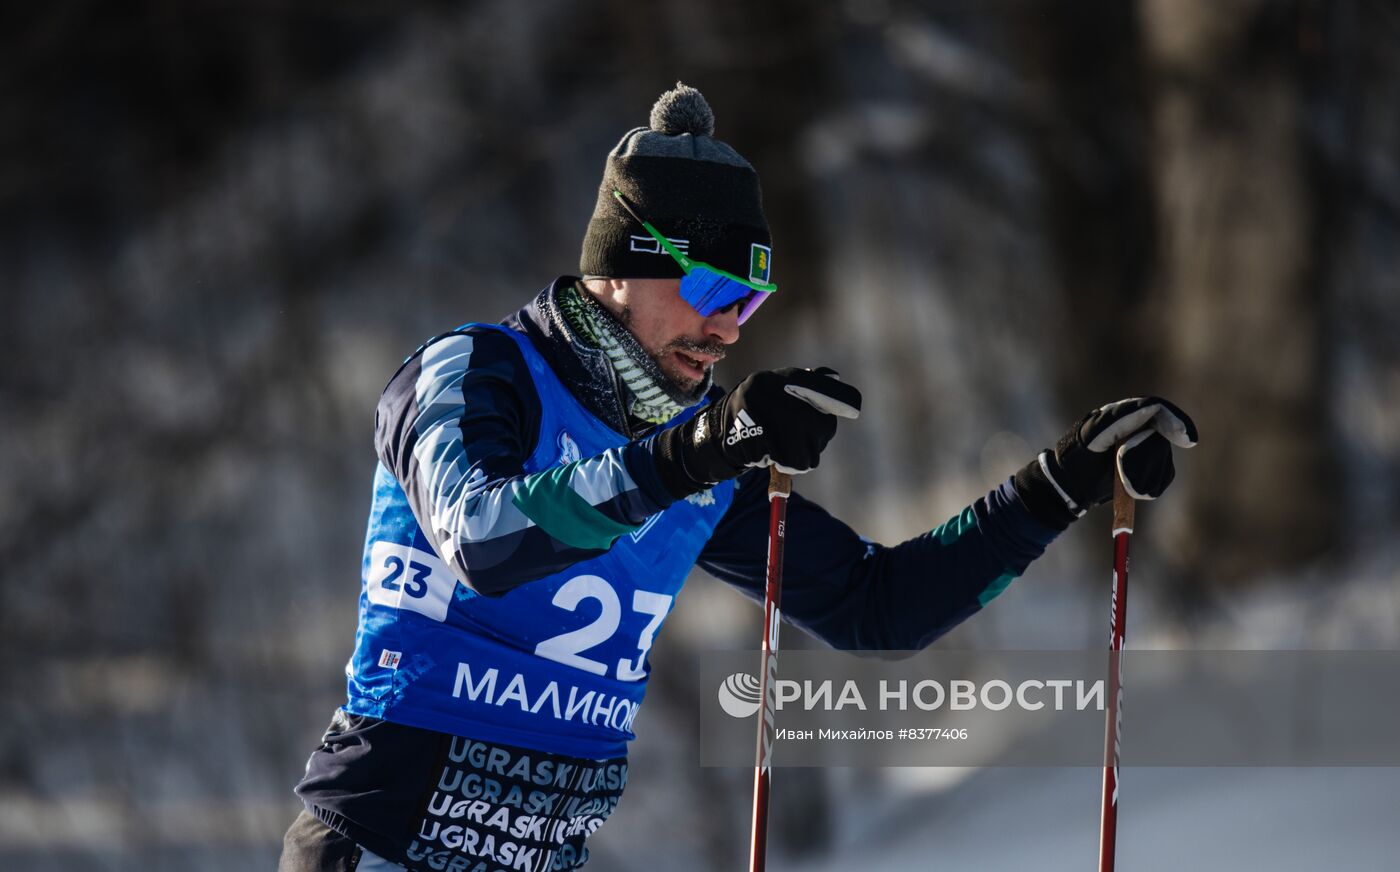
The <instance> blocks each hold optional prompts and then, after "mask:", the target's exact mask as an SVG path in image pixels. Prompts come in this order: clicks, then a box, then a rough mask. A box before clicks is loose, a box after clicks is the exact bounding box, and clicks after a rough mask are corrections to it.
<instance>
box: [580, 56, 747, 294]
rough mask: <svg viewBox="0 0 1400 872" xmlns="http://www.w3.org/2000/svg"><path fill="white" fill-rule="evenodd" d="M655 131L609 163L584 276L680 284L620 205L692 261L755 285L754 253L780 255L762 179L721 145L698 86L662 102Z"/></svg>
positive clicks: (639, 133)
mask: <svg viewBox="0 0 1400 872" xmlns="http://www.w3.org/2000/svg"><path fill="white" fill-rule="evenodd" d="M649 121H650V126H649V127H637V128H634V129H632V130H629V131H627V133H626V134H625V135H624V136H623V137H622V140H621V141H620V142H618V144H617V147H616V148H614V149H613V150H612V151H611V152H610V153H609V154H608V159H607V162H606V164H605V165H604V167H603V181H602V184H600V185H599V186H598V201H597V204H596V205H595V206H594V207H593V217H592V218H591V219H590V220H589V222H588V231H587V233H585V234H584V237H583V253H582V256H581V257H580V258H579V271H580V273H581V274H582V275H586V276H606V277H609V278H659V279H662V278H680V276H681V268H680V266H679V265H678V264H677V263H676V262H675V261H674V260H672V259H671V257H670V256H669V255H667V254H666V252H665V250H664V249H662V248H661V246H660V245H658V244H657V242H656V240H654V239H652V238H651V236H650V235H648V234H647V232H646V230H645V229H643V228H642V227H641V225H639V224H637V222H636V221H634V220H633V219H632V217H631V216H630V215H628V214H627V212H626V211H625V210H624V209H623V208H622V207H621V206H619V205H618V203H617V201H616V200H615V199H614V197H613V195H612V192H613V191H614V190H617V191H621V192H622V195H623V196H624V197H626V198H627V200H628V202H629V203H631V204H632V205H633V206H634V207H635V208H636V209H637V211H638V212H639V213H640V214H641V215H642V216H643V217H644V218H646V220H647V221H649V222H650V223H651V225H652V226H653V227H655V228H656V229H657V230H658V231H659V232H661V233H662V234H664V235H665V236H666V237H667V238H668V239H670V240H672V242H674V243H675V244H676V247H677V248H679V249H680V250H681V251H682V252H684V253H686V254H687V255H689V256H690V257H691V258H693V259H695V260H698V261H702V262H704V263H709V264H713V265H714V266H717V267H719V268H720V269H723V270H726V271H728V272H731V273H733V274H735V275H737V276H741V277H747V276H748V275H749V270H750V265H751V263H752V262H753V258H752V252H753V247H754V246H763V247H765V248H767V247H770V246H771V244H772V238H771V236H770V235H769V232H768V220H767V219H766V218H764V217H763V194H762V192H761V191H760V189H759V185H758V173H756V172H755V171H754V168H753V167H752V166H751V165H750V164H749V162H748V161H746V160H744V158H743V157H741V156H740V155H739V153H738V152H736V151H735V150H734V149H732V148H730V147H729V146H728V145H726V144H725V143H723V142H720V141H719V140H718V139H715V138H714V133H715V114H714V111H713V110H712V109H710V104H709V102H708V101H706V100H705V96H704V95H703V94H701V93H700V92H699V91H697V90H696V89H694V88H692V87H690V86H689V85H684V84H681V83H680V82H677V83H676V87H675V88H673V89H671V90H669V91H667V92H666V93H664V94H662V95H661V97H660V98H658V99H657V101H656V104H655V105H653V106H652V107H651V116H650V119H649Z"/></svg>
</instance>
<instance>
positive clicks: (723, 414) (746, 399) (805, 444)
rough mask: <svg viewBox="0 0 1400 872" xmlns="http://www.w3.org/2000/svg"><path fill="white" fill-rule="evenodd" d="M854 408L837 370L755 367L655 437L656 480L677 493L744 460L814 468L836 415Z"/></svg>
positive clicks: (716, 478) (855, 400)
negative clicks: (658, 477) (718, 397)
mask: <svg viewBox="0 0 1400 872" xmlns="http://www.w3.org/2000/svg"><path fill="white" fill-rule="evenodd" d="M859 414H860V391H858V390H856V389H855V388H853V387H851V386H850V385H848V384H845V383H844V382H842V381H840V380H839V379H838V378H837V375H836V371H835V370H831V369H827V368H825V367H821V368H819V369H816V370H806V369H793V368H788V369H779V370H774V371H771V372H756V373H754V374H753V375H751V376H749V377H748V378H746V379H744V380H743V381H741V382H739V386H738V387H736V388H734V390H732V391H730V392H729V393H728V394H726V395H725V396H724V398H723V399H721V400H719V401H718V402H715V403H712V404H710V405H709V406H708V407H707V408H705V409H703V410H702V411H701V412H700V413H699V414H697V415H696V416H695V417H693V418H691V419H690V420H689V421H687V422H685V423H684V424H681V425H680V426H677V427H672V428H670V429H668V430H663V431H662V432H661V433H659V434H657V436H656V437H655V439H656V441H655V447H654V450H653V456H654V457H655V458H656V468H657V472H658V473H659V474H660V475H661V480H662V483H663V484H665V486H666V489H667V490H668V491H669V492H670V493H671V495H672V496H673V497H675V498H676V499H683V498H684V497H686V496H689V495H690V494H693V493H697V492H699V491H702V490H705V489H706V488H709V487H711V486H712V485H714V484H715V483H717V482H721V481H724V480H726V479H730V478H734V477H735V476H737V475H738V474H739V473H741V472H743V471H744V470H745V469H746V468H747V467H750V466H769V465H773V466H776V467H777V468H778V470H779V471H780V472H786V473H790V474H796V473H799V472H806V471H808V470H810V469H815V468H816V466H817V463H818V461H819V460H820V459H821V453H822V449H823V448H825V447H826V443H828V442H830V441H831V437H832V436H834V435H836V419H837V418H838V417H840V418H854V417H856V416H857V415H859Z"/></svg>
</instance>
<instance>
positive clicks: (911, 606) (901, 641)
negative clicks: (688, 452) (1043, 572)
mask: <svg viewBox="0 0 1400 872" xmlns="http://www.w3.org/2000/svg"><path fill="white" fill-rule="evenodd" d="M767 477H768V472H767V470H755V471H752V472H749V473H745V475H744V476H743V477H742V478H741V479H740V481H739V485H740V487H739V490H738V492H737V493H736V494H735V499H734V503H733V505H731V506H730V508H729V510H728V511H727V512H726V513H725V516H724V518H723V519H722V520H721V521H720V524H719V526H717V527H716V528H715V533H714V535H713V536H712V537H711V538H710V541H709V542H708V543H707V544H706V546H705V548H704V550H703V551H702V552H701V555H700V559H699V561H698V563H699V565H700V567H701V568H703V569H705V570H706V571H707V572H709V573H710V574H711V575H714V576H715V577H716V578H719V579H720V580H721V581H724V582H727V583H729V584H731V585H733V586H735V587H737V588H739V589H740V590H742V591H743V592H744V593H746V594H747V595H749V596H751V597H753V598H754V599H756V600H759V601H762V599H763V588H764V579H765V572H766V564H767V558H768V499H767V487H766V484H767ZM787 512H788V514H787V544H786V546H785V550H784V554H783V599H782V611H783V614H784V616H785V617H787V618H788V620H789V621H791V622H792V623H794V624H796V625H797V626H799V627H801V628H803V629H804V630H806V631H807V632H809V633H811V634H812V635H814V636H816V637H817V638H819V639H822V640H823V641H825V642H826V643H827V644H829V645H831V646H832V647H834V648H839V649H843V650H850V651H915V650H919V649H921V648H924V647H925V646H927V645H928V644H929V643H931V642H933V640H935V639H937V638H938V637H939V636H941V635H943V634H944V633H946V632H948V631H949V630H951V629H952V628H953V627H955V626H957V625H958V624H959V623H961V622H962V621H964V620H966V619H967V618H968V617H970V616H971V615H973V614H975V613H976V612H977V611H979V610H980V609H981V608H982V607H983V606H985V605H987V603H989V602H991V601H992V599H993V598H995V597H996V596H997V595H998V594H1000V593H1001V592H1002V591H1003V590H1005V589H1006V587H1007V585H1009V584H1010V583H1011V582H1012V580H1013V579H1015V578H1016V577H1017V576H1019V575H1020V574H1021V573H1022V572H1024V571H1025V569H1026V567H1027V566H1028V565H1029V564H1030V563H1031V561H1032V560H1034V559H1035V558H1037V557H1039V556H1040V555H1041V554H1042V553H1043V552H1044V551H1045V547H1046V546H1047V545H1048V544H1049V543H1050V542H1051V540H1053V539H1054V538H1055V536H1056V535H1058V531H1056V530H1053V529H1051V528H1049V527H1046V526H1044V525H1042V524H1041V523H1040V522H1038V521H1036V520H1035V519H1034V518H1032V517H1031V516H1030V514H1029V513H1028V512H1027V511H1026V508H1025V506H1024V505H1023V504H1022V503H1021V501H1020V498H1019V497H1017V496H1016V493H1015V491H1014V490H1013V489H1012V487H1011V482H1010V481H1009V480H1008V481H1007V482H1006V483H1004V484H1002V485H1001V486H1000V487H998V488H996V489H995V490H993V491H991V492H990V493H988V494H987V495H986V496H985V497H983V498H981V499H979V500H977V501H976V502H974V503H973V504H972V505H970V506H968V507H967V508H965V509H963V510H962V511H961V512H959V513H958V514H957V515H955V516H953V517H952V518H950V519H949V520H948V521H947V522H946V523H944V524H942V525H941V526H939V527H937V528H935V529H934V530H932V531H930V532H928V533H925V534H923V535H921V536H917V537H915V538H913V539H909V540H908V541H905V542H902V543H900V544H899V545H895V546H893V547H886V546H884V545H879V544H876V543H874V542H870V541H869V540H867V539H864V538H862V537H860V536H859V535H857V534H856V532H855V531H854V530H852V529H851V528H850V527H848V526H846V525H845V524H844V523H842V522H841V521H839V520H837V519H836V518H833V517H832V516H831V515H830V514H828V513H827V511H826V510H825V509H823V508H822V507H821V506H819V505H817V504H816V503H814V502H812V501H811V500H808V499H805V498H803V497H802V496H801V495H799V494H797V493H796V492H794V493H793V494H792V496H791V498H790V499H789V500H788V509H787Z"/></svg>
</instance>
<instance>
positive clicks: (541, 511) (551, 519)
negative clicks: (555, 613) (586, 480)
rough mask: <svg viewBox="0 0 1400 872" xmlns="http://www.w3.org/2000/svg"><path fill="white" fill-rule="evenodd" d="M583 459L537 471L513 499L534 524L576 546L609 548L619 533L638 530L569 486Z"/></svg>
mask: <svg viewBox="0 0 1400 872" xmlns="http://www.w3.org/2000/svg"><path fill="white" fill-rule="evenodd" d="M582 462H583V461H576V462H574V463H570V464H568V465H566V466H557V467H555V468H554V469H549V470H545V471H544V472H540V473H536V474H535V475H532V476H529V477H527V478H526V479H525V483H524V485H523V486H522V487H521V488H520V490H519V491H517V492H516V494H515V496H514V498H513V499H512V500H511V502H513V503H514V504H515V507H516V508H517V509H519V510H520V511H521V512H523V513H524V514H525V517H527V518H529V519H530V520H532V521H534V522H535V526H537V527H539V528H540V529H541V530H543V531H545V532H546V533H548V534H549V535H550V536H553V537H554V538H555V539H558V540H559V541H560V542H563V543H564V544H565V545H569V546H571V547H573V548H585V549H588V550H590V551H606V550H608V549H609V548H611V547H612V544H613V542H614V541H616V540H617V537H618V536H621V535H622V534H624V533H630V532H632V531H633V530H635V529H637V528H636V527H635V526H631V525H628V524H621V523H618V522H617V521H614V520H613V519H612V518H609V517H608V516H607V515H604V514H603V513H602V512H600V511H598V510H597V509H595V508H593V507H592V506H591V505H589V504H588V501H587V500H585V499H584V498H583V497H581V496H579V495H578V494H577V493H576V492H575V491H574V489H573V488H571V487H569V480H570V478H572V477H573V473H574V467H575V466H577V465H578V464H579V463H582Z"/></svg>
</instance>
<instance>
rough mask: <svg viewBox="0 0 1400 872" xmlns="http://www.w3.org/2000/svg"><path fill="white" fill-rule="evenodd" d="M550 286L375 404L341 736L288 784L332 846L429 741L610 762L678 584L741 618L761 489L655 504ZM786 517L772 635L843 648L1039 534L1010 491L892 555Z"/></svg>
mask: <svg viewBox="0 0 1400 872" xmlns="http://www.w3.org/2000/svg"><path fill="white" fill-rule="evenodd" d="M573 281H574V279H573V278H571V277H562V278H560V279H558V280H556V282H555V283H553V284H552V285H551V286H550V287H549V288H546V289H545V290H544V291H542V292H541V293H540V294H539V295H538V296H537V297H536V298H535V299H534V300H533V301H532V302H531V303H529V304H528V305H526V306H525V307H524V308H522V309H521V310H519V311H518V312H516V313H515V314H514V315H512V316H511V317H510V318H508V319H506V320H505V321H504V322H502V324H500V325H467V326H464V327H462V328H459V329H458V330H455V331H453V332H452V333H449V334H445V335H443V336H439V337H436V338H434V339H432V340H430V341H429V342H428V343H426V344H425V345H424V346H423V347H422V348H420V349H418V350H417V351H416V352H415V353H414V354H413V355H412V356H411V357H410V358H409V359H408V360H407V361H405V362H404V364H403V366H402V367H401V368H400V369H399V370H398V372H397V373H396V374H395V375H394V377H393V378H392V379H391V380H390V382H389V384H388V386H387V387H386V388H385V390H384V392H383V394H382V396H381V398H380V402H379V408H378V412H377V423H376V439H375V444H376V449H377V453H378V455H379V466H378V470H377V474H376V479H375V488H374V502H373V506H372V510H371V518H370V525H369V532H368V536H367V540H366V547H365V563H364V577H363V579H362V591H361V600H360V606H361V608H360V629H359V632H358V633H357V644H356V651H355V654H354V655H353V656H352V658H351V661H350V664H349V665H348V666H347V677H348V683H349V697H350V699H349V702H348V703H347V705H346V706H345V707H344V708H345V711H346V712H348V713H350V714H352V715H356V716H359V717H360V719H361V720H359V721H357V722H356V723H357V729H358V731H359V737H360V738H359V739H358V740H357V741H356V742H355V743H353V747H352V748H351V749H350V750H349V751H347V750H346V748H345V747H343V746H342V747H338V748H337V749H336V753H334V754H330V753H324V746H323V751H322V752H318V753H317V754H313V755H312V759H311V761H310V763H309V765H308V770H307V777H306V779H304V780H303V782H302V784H301V785H300V786H299V787H298V793H299V794H300V795H301V796H302V798H303V799H304V800H305V802H306V804H307V806H308V807H309V808H311V809H312V810H313V811H314V812H316V813H317V814H318V816H320V817H321V818H322V819H323V820H325V821H327V822H329V823H332V825H333V826H335V827H336V828H337V829H339V830H341V831H342V832H345V833H346V834H347V835H350V836H352V837H355V838H359V837H360V836H361V835H362V833H363V831H364V828H366V827H367V828H369V829H371V830H374V831H375V832H377V833H381V834H382V833H383V831H384V830H385V829H386V825H385V824H384V823H383V822H382V820H376V818H380V817H382V816H383V815H386V814H391V813H392V814H398V813H400V812H397V811H394V812H391V811H390V810H392V809H400V810H401V809H402V808H403V807H406V806H407V805H411V804H412V798H413V797H416V796H418V795H420V794H421V793H422V790H423V782H424V781H425V780H428V779H431V778H432V777H433V773H432V772H431V771H430V769H431V766H432V763H431V761H430V760H429V759H428V758H429V757H431V753H430V752H429V751H428V750H425V749H432V748H440V747H441V745H442V742H443V741H444V738H443V737H445V736H451V735H463V736H469V737H471V738H475V739H482V740H485V741H494V742H499V743H502V744H507V745H512V746H516V747H525V748H533V749H537V750H539V751H545V752H556V753H559V754H561V755H567V756H569V757H574V758H590V759H603V758H609V757H617V756H622V755H625V751H626V741H627V740H628V739H630V738H631V737H632V735H631V732H630V726H631V718H632V716H634V715H635V712H636V706H637V705H639V704H640V702H641V697H642V694H643V692H644V689H645V683H646V678H647V675H648V674H649V667H648V666H647V664H646V653H647V649H648V648H649V647H650V645H651V643H652V642H653V641H654V639H655V635H656V633H657V631H658V630H659V629H660V628H661V626H662V621H663V620H664V618H665V616H666V614H668V613H669V611H670V608H671V606H672V605H673V603H674V598H675V594H676V593H677V592H678V590H679V587H680V584H681V583H682V582H683V581H684V577H685V575H686V573H687V572H688V571H689V569H690V568H691V567H692V566H695V565H698V566H699V567H700V568H702V569H704V570H705V571H706V572H708V573H709V574H710V575H712V576H714V577H715V578H718V579H719V580H721V581H723V582H725V583H728V584H730V585H733V586H734V587H737V588H738V589H739V590H741V591H742V592H744V593H745V594H747V595H748V596H750V597H752V598H753V599H755V600H759V601H761V600H762V597H763V587H764V577H765V569H766V560H767V546H768V542H767V537H768V524H767V516H768V499H767V493H766V486H765V485H766V480H767V475H768V473H767V470H764V469H755V470H751V471H749V472H747V473H745V474H744V475H742V476H740V477H739V479H737V480H736V481H734V482H732V483H731V482H726V483H724V484H722V485H720V486H716V487H715V488H714V489H712V491H708V492H704V493H702V494H698V495H694V496H692V497H690V498H687V500H686V501H683V502H684V503H686V504H685V505H682V504H674V505H673V503H674V501H673V498H672V497H671V496H670V495H669V494H668V493H667V491H666V489H665V488H664V487H663V486H662V483H661V481H660V479H659V477H658V475H657V471H656V461H655V460H654V459H653V454H652V450H653V445H652V441H651V439H650V437H652V436H654V435H655V433H656V432H658V428H656V427H651V426H648V425H645V424H643V423H641V422H638V421H636V420H635V419H630V418H629V416H628V415H627V412H626V405H625V403H626V397H627V393H626V389H625V388H624V387H623V386H622V384H621V382H620V379H619V378H618V377H617V375H616V374H615V373H614V372H613V369H612V366H611V364H610V362H609V361H608V360H607V358H606V357H605V356H604V355H603V353H602V352H601V351H599V350H597V349H594V348H592V347H591V346H589V345H587V344H584V343H582V342H580V341H579V340H578V338H577V337H575V336H573V335H572V334H571V332H570V331H569V329H568V327H567V325H566V323H565V322H564V320H563V318H562V317H561V316H560V314H559V312H558V310H557V307H556V305H555V303H554V295H555V293H556V292H557V290H558V289H559V288H560V287H562V286H567V283H571V282H573ZM720 395H722V391H721V390H720V389H719V388H714V389H712V391H711V394H710V396H709V397H707V398H706V402H708V401H711V400H713V399H715V398H717V397H718V396H720ZM693 412H694V409H689V410H686V411H685V412H684V413H682V415H680V416H678V417H677V418H676V419H675V420H674V421H671V422H668V424H666V425H663V426H673V425H675V424H676V423H678V422H680V421H681V420H683V419H684V418H686V417H688V416H689V415H690V414H693ZM787 511H788V524H787V530H788V533H787V545H786V552H785V558H784V562H785V565H784V573H783V615H784V617H785V618H787V619H788V620H789V621H790V622H792V623H794V624H796V625H798V626H800V627H802V628H803V629H805V630H806V631H807V632H809V633H810V634H812V635H813V636H815V637H817V638H819V639H821V640H823V641H824V642H826V643H827V644H829V645H831V646H833V647H835V648H838V649H845V650H855V651H875V650H880V651H884V650H916V649H920V648H923V647H925V646H926V645H928V644H929V643H930V642H932V641H933V640H934V639H936V638H937V637H938V636H940V635H942V634H943V633H946V632H947V631H948V630H950V629H951V628H953V627H954V626H956V625H957V624H958V623H960V622H961V621H963V620H965V619H966V618H968V617H969V616H971V615H972V614H974V613H976V612H977V611H978V610H979V609H981V608H983V607H984V606H985V605H986V604H987V603H988V602H990V601H991V600H992V599H993V598H994V597H996V596H997V595H998V594H999V593H1001V591H1002V590H1004V589H1005V588H1006V586H1007V585H1008V584H1009V583H1010V582H1011V581H1012V580H1013V579H1014V578H1016V577H1017V576H1019V575H1020V574H1021V573H1022V572H1024V571H1025V569H1026V567H1027V566H1028V565H1029V564H1030V562H1031V561H1032V560H1034V559H1035V558H1036V557H1038V556H1039V555H1040V554H1041V553H1042V552H1043V551H1044V549H1045V547H1046V545H1047V544H1048V543H1049V542H1050V541H1051V540H1052V539H1053V538H1054V537H1055V535H1057V531H1056V530H1054V529H1052V528H1050V527H1047V526H1046V525H1044V524H1043V523H1041V522H1039V521H1037V520H1036V519H1034V518H1033V517H1032V516H1031V514H1030V513H1029V512H1028V511H1027V509H1026V507H1025V506H1024V505H1023V504H1022V502H1021V500H1020V499H1019V497H1017V495H1016V493H1015V491H1014V490H1013V488H1012V486H1011V482H1010V481H1009V480H1008V481H1007V482H1006V483H1003V484H1002V485H1001V486H999V487H997V488H995V489H993V490H992V491H991V492H989V493H988V494H987V495H986V496H984V497H982V498H980V499H978V500H976V501H975V502H973V503H972V504H971V505H970V506H968V507H967V508H965V509H964V510H962V511H961V512H959V513H958V514H956V515H955V516H953V517H952V518H951V519H949V520H948V521H946V522H945V523H943V524H942V525H940V526H938V527H937V528H935V529H933V530H931V531H929V532H927V533H925V534H923V535H920V536H917V537H915V538H912V539H910V540H908V541H905V542H902V543H900V544H898V545H895V546H884V545H880V544H876V543H872V542H869V541H867V540H865V539H863V538H862V537H861V536H859V535H858V534H857V533H856V532H855V531H854V530H852V529H851V528H850V527H849V526H847V525H846V524H844V523H843V522H841V521H839V520H837V519H836V518H834V517H832V516H831V515H830V514H829V513H828V512H827V511H826V510H825V509H823V508H822V507H821V506H819V505H817V504H816V503H814V502H812V501H810V500H807V499H805V498H803V497H802V496H801V495H800V494H798V493H796V492H794V493H793V494H792V497H791V499H790V500H789V504H788V510H787ZM593 601H596V602H593ZM629 622H630V623H629ZM634 625H635V626H634ZM605 630H606V631H607V632H606V633H605V632H603V631H605ZM584 694H589V696H588V697H587V699H588V702H584V699H585V697H584ZM499 698H506V699H509V704H502V703H501V702H499V701H498V699H499ZM604 700H606V708H601V706H602V705H603V704H604ZM575 703H577V705H575ZM590 706H591V708H590ZM571 707H572V713H570V709H571ZM408 825H410V826H412V825H414V822H411V821H410V822H408ZM389 828H390V829H391V828H392V827H389ZM360 841H361V843H362V844H366V843H367V840H365V839H363V838H360ZM368 843H371V844H373V843H372V842H368Z"/></svg>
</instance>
